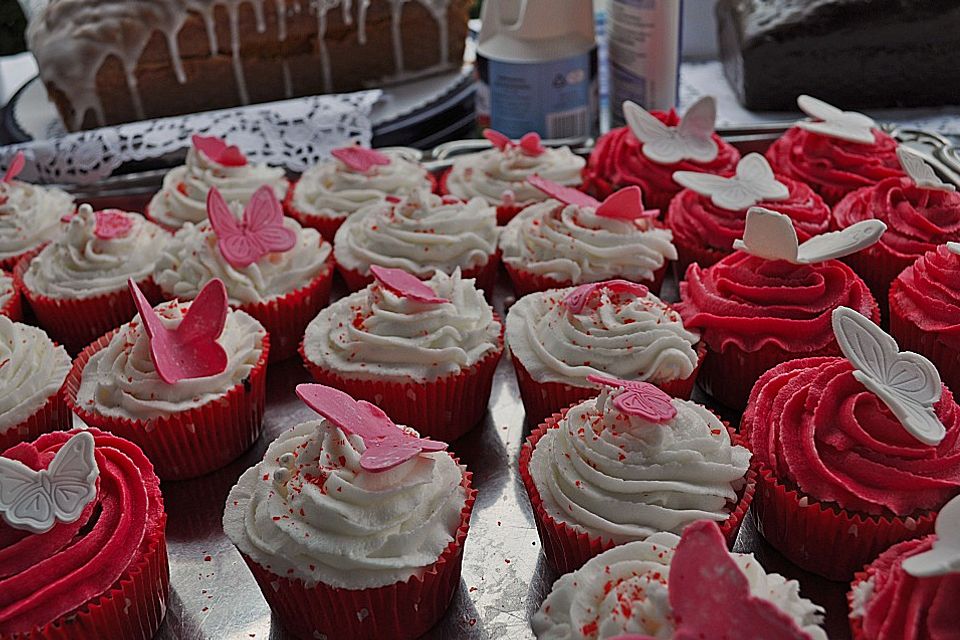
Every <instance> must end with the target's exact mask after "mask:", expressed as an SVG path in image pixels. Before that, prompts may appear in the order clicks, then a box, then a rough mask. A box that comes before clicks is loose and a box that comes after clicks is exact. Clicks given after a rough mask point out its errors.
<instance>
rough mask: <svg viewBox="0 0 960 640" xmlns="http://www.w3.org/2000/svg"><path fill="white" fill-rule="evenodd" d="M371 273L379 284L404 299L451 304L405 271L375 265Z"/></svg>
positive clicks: (371, 268)
mask: <svg viewBox="0 0 960 640" xmlns="http://www.w3.org/2000/svg"><path fill="white" fill-rule="evenodd" d="M370 273H371V274H373V277H374V278H376V279H377V282H379V283H380V284H382V285H383V286H384V287H386V288H387V289H389V290H390V291H392V292H394V293H395V294H397V295H398V296H400V297H402V298H409V299H411V300H415V301H417V302H427V303H433V304H440V303H442V302H449V300H447V299H446V298H441V297H439V296H437V294H436V293H435V292H434V290H433V289H431V288H430V287H429V286H427V285H426V283H424V282H423V281H422V280H420V279H419V278H417V277H416V276H414V275H412V274H409V273H407V272H406V271H404V270H403V269H391V268H389V267H381V266H379V265H373V266H371V267H370Z"/></svg>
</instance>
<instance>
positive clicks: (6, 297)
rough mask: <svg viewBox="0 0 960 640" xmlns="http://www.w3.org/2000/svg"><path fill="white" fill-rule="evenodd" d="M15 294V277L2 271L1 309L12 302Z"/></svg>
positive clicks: (0, 277) (0, 286) (0, 280)
mask: <svg viewBox="0 0 960 640" xmlns="http://www.w3.org/2000/svg"><path fill="white" fill-rule="evenodd" d="M14 293H16V289H14V288H13V276H11V275H9V274H7V273H6V272H5V271H0V309H2V308H3V307H4V306H6V304H7V303H8V302H10V298H12V297H13V294H14Z"/></svg>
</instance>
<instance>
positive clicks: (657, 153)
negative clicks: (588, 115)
mask: <svg viewBox="0 0 960 640" xmlns="http://www.w3.org/2000/svg"><path fill="white" fill-rule="evenodd" d="M711 112H713V113H714V114H715V113H716V104H715V103H714V102H713V100H712V98H711V99H709V100H708V99H706V98H703V99H701V100H699V101H698V102H697V103H696V104H694V105H693V106H692V107H690V110H689V111H688V112H687V115H686V116H684V119H683V120H681V122H680V124H679V125H678V126H677V127H668V126H667V125H665V124H664V123H662V122H660V121H659V120H658V119H657V118H656V117H654V116H653V115H652V114H651V113H649V112H648V111H647V110H646V109H644V108H643V107H641V106H639V105H637V104H635V103H633V102H630V101H629V100H628V101H627V102H624V103H623V115H624V118H625V119H626V121H627V126H629V127H630V130H631V131H632V132H633V135H634V136H636V138H637V139H638V140H640V141H641V142H643V155H645V156H646V157H647V158H649V159H650V160H653V161H654V162H656V163H658V164H676V163H677V162H680V161H681V160H694V161H697V162H710V161H711V160H713V159H714V158H716V157H717V151H718V150H717V145H716V143H715V142H714V141H713V137H712V135H710V134H712V133H713V126H712V123H711V125H710V127H709V128H710V131H709V134H707V135H706V136H705V137H704V127H703V126H704V123H705V122H706V120H707V119H708V118H709V115H710V113H711ZM691 114H692V115H693V117H692V118H691V119H689V120H688V118H690V116H691Z"/></svg>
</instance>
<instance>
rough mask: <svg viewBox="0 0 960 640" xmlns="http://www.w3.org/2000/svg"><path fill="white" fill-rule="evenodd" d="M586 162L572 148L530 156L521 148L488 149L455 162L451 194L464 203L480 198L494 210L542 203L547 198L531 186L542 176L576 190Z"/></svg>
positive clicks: (448, 185)
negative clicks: (536, 177)
mask: <svg viewBox="0 0 960 640" xmlns="http://www.w3.org/2000/svg"><path fill="white" fill-rule="evenodd" d="M585 164H586V160H584V159H583V158H581V157H580V156H578V155H576V154H575V153H573V151H571V150H570V148H569V147H557V148H548V149H546V150H545V151H544V152H543V153H542V154H540V155H539V156H530V155H527V154H525V153H523V152H522V151H521V150H520V149H519V148H517V147H511V148H509V149H506V150H504V151H500V150H499V149H488V150H486V151H481V152H480V153H472V154H469V155H465V156H460V157H457V158H455V159H454V161H453V167H451V169H450V173H448V174H447V177H446V188H447V192H448V193H450V194H452V195H455V196H457V197H458V198H460V199H461V200H469V199H470V198H476V197H480V198H483V199H484V200H486V201H487V203H488V204H490V205H493V206H498V205H519V206H523V205H526V204H531V203H533V202H542V201H543V200H546V199H547V195H546V194H545V193H543V192H542V191H540V190H539V189H537V188H535V187H533V186H532V185H530V184H529V183H528V182H527V178H529V177H531V176H534V175H538V176H540V177H541V178H546V179H547V180H552V181H553V182H557V183H559V184H562V185H565V186H568V187H576V186H579V185H580V183H581V178H580V172H581V171H582V170H583V167H584V165H585Z"/></svg>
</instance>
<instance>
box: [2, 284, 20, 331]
mask: <svg viewBox="0 0 960 640" xmlns="http://www.w3.org/2000/svg"><path fill="white" fill-rule="evenodd" d="M3 275H12V274H8V273H6V272H4V274H3ZM12 285H13V292H12V293H11V294H10V299H9V300H7V301H6V303H5V304H4V305H3V306H2V307H0V316H7V317H8V318H10V319H11V320H13V321H14V322H20V321H21V320H23V298H22V297H21V295H20V287H19V285H17V283H16V281H15V280H14V281H12Z"/></svg>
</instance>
